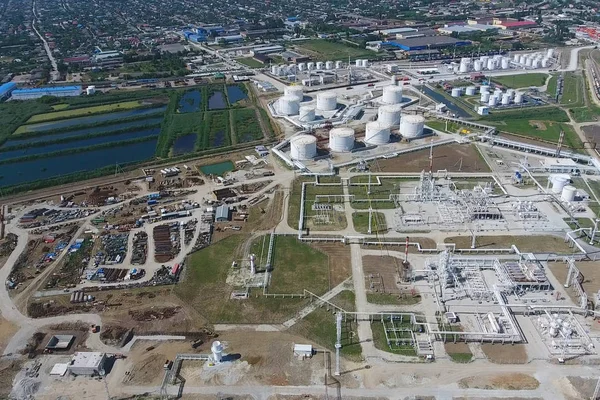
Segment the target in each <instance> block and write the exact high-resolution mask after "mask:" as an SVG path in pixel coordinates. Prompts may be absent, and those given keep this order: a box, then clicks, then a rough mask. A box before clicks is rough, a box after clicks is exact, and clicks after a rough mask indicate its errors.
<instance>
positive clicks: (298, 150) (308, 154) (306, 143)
mask: <svg viewBox="0 0 600 400" xmlns="http://www.w3.org/2000/svg"><path fill="white" fill-rule="evenodd" d="M290 147H291V149H290V156H291V157H292V159H293V160H310V159H312V158H314V157H315V156H316V155H317V138H316V137H314V136H312V135H301V136H296V137H295V138H293V139H292V140H291V141H290Z"/></svg>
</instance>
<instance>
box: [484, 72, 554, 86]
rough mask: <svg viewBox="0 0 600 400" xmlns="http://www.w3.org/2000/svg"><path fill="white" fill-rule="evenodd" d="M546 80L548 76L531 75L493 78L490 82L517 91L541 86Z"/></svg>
mask: <svg viewBox="0 0 600 400" xmlns="http://www.w3.org/2000/svg"><path fill="white" fill-rule="evenodd" d="M547 78H548V74H541V73H532V74H518V75H504V76H495V77H493V78H492V81H493V82H496V83H498V84H500V85H502V86H504V87H507V88H514V89H518V88H526V87H530V86H543V85H544V84H545V83H546V79H547Z"/></svg>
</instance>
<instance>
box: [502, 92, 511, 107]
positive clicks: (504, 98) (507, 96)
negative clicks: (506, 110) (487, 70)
mask: <svg viewBox="0 0 600 400" xmlns="http://www.w3.org/2000/svg"><path fill="white" fill-rule="evenodd" d="M509 104H510V94H508V93H504V94H503V95H502V105H505V106H507V105H509Z"/></svg>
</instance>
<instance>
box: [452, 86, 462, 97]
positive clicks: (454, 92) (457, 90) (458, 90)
mask: <svg viewBox="0 0 600 400" xmlns="http://www.w3.org/2000/svg"><path fill="white" fill-rule="evenodd" d="M451 95H452V97H460V96H462V89H461V88H453V89H452V93H451Z"/></svg>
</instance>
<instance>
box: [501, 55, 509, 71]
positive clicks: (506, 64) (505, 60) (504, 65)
mask: <svg viewBox="0 0 600 400" xmlns="http://www.w3.org/2000/svg"><path fill="white" fill-rule="evenodd" d="M501 66H502V69H508V68H509V66H510V59H509V58H508V57H504V58H503V59H502V62H501Z"/></svg>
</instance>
